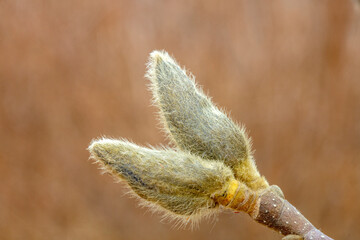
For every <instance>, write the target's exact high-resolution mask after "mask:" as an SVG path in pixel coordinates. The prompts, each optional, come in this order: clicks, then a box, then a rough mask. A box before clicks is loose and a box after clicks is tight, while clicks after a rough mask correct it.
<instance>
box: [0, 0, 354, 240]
mask: <svg viewBox="0 0 360 240" xmlns="http://www.w3.org/2000/svg"><path fill="white" fill-rule="evenodd" d="M356 6H357V7H358V8H357V10H356ZM359 7H360V6H358V5H354V2H351V1H330V0H327V1H326V0H324V1H312V0H302V1H295V0H294V1H292V0H281V1H280V0H276V1H265V0H263V1H258V0H257V1H255V0H251V1H250V0H249V1H220V0H219V1H209V0H203V1H190V0H189V1H175V0H173V1H147V0H142V1H140V0H138V1H121V0H105V1H95V0H87V1H85V0H83V1H81V0H63V1H55V0H46V1H45V0H43V1H41V0H31V1H30V0H2V1H1V0H0V239H61V240H64V239H130V240H131V239H146V240H147V239H149V240H150V239H174V240H175V239H197V240H199V239H226V240H227V239H229V240H230V239H234V240H235V239H236V240H238V239H280V235H278V234H277V233H275V232H273V231H272V230H269V229H267V228H266V227H263V226H260V225H259V224H257V223H255V222H254V221H252V220H251V219H250V217H248V216H247V215H245V214H233V213H224V214H221V215H220V216H219V217H218V218H216V219H213V220H211V221H203V222H202V223H201V224H200V227H199V228H198V229H195V230H193V231H191V230H178V229H174V228H173V227H172V225H171V224H169V223H162V222H161V216H159V215H156V214H155V215H151V214H150V213H146V211H145V210H144V209H141V208H138V207H137V204H136V201H134V199H129V198H128V197H126V196H124V189H123V187H122V186H121V184H116V183H114V181H113V179H112V178H111V177H109V176H101V175H100V172H99V171H98V169H97V166H95V165H92V164H91V161H88V157H89V154H88V152H87V151H86V147H87V146H88V144H89V142H90V141H91V139H92V138H95V137H99V136H102V135H106V136H111V137H125V138H128V139H131V140H133V141H135V142H136V143H138V144H142V145H144V144H147V143H149V144H152V145H159V144H166V142H165V140H164V136H163V135H162V134H161V132H160V131H159V125H158V123H157V121H156V116H155V112H156V109H155V108H154V107H152V106H150V98H151V95H150V93H149V92H148V91H147V88H146V84H147V81H146V80H145V79H144V73H145V63H146V61H147V57H148V54H149V53H150V52H151V51H152V50H154V49H166V50H167V51H169V52H170V53H171V54H172V55H174V56H175V57H176V59H177V60H178V61H179V62H180V64H181V65H185V66H186V67H187V68H188V69H189V70H190V71H192V72H193V73H194V74H195V75H196V76H197V81H198V82H199V83H200V85H202V86H203V87H204V90H205V91H206V92H208V93H209V94H210V95H211V96H212V97H213V100H214V102H216V103H217V104H218V105H219V106H222V107H225V108H226V109H227V110H228V111H230V112H231V115H232V117H233V118H234V119H235V120H236V121H239V122H242V123H244V124H245V125H246V126H247V128H248V130H249V132H250V134H251V136H252V137H253V139H254V147H255V149H256V153H255V157H256V159H257V164H258V167H259V169H260V171H261V173H262V174H264V175H265V176H266V177H267V179H268V180H269V182H270V183H272V184H278V185H280V186H281V188H282V189H283V191H284V193H285V195H286V197H287V198H288V199H289V201H290V202H292V203H293V204H294V205H295V206H297V207H298V209H299V210H301V211H302V213H303V214H304V215H305V216H307V217H308V218H309V219H310V220H311V221H312V222H313V224H315V225H316V226H317V227H320V228H321V229H322V230H323V231H324V232H325V233H327V234H328V235H330V236H332V237H334V238H336V239H359V238H360V228H359V226H360V204H359V201H360V200H359V199H360V163H359V160H360V8H359Z"/></svg>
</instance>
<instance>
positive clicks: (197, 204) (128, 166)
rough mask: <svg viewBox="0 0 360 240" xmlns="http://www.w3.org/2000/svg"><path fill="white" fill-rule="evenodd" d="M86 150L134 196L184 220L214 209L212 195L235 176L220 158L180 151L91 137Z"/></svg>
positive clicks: (216, 205) (215, 204) (219, 191)
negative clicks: (202, 156) (214, 159)
mask: <svg viewBox="0 0 360 240" xmlns="http://www.w3.org/2000/svg"><path fill="white" fill-rule="evenodd" d="M89 151H90V153H91V157H92V158H93V159H95V160H96V161H97V162H98V163H99V164H100V165H101V167H102V168H103V169H105V170H106V171H108V172H110V173H112V174H114V175H116V176H117V177H119V178H120V179H121V180H123V181H125V182H126V183H127V184H128V186H129V187H130V188H131V189H132V191H133V192H134V193H136V195H137V196H140V197H141V198H142V199H145V200H147V202H148V203H153V204H150V205H151V206H155V205H154V204H156V205H157V206H160V208H158V209H163V210H167V213H168V215H170V216H173V217H175V218H178V219H180V220H181V219H182V220H184V222H187V220H197V219H198V218H199V217H203V216H206V215H209V214H212V213H214V212H215V210H216V209H217V207H218V204H217V203H216V202H215V200H214V199H213V197H212V196H214V194H217V193H222V192H224V191H225V190H226V187H227V184H228V183H229V182H230V181H231V180H233V179H234V175H233V173H232V171H231V169H230V168H229V167H227V166H225V165H224V164H223V163H222V162H220V161H206V160H203V159H201V158H200V157H198V156H194V155H192V154H190V153H188V152H183V151H175V150H171V149H154V148H145V147H140V146H138V145H136V144H133V143H131V142H129V141H126V140H112V139H100V140H95V141H93V142H92V144H91V145H90V147H89ZM143 205H147V204H143Z"/></svg>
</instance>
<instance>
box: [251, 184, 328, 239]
mask: <svg viewBox="0 0 360 240" xmlns="http://www.w3.org/2000/svg"><path fill="white" fill-rule="evenodd" d="M249 214H250V216H251V217H252V218H253V219H254V220H255V221H257V222H258V223H261V224H264V225H266V226H268V227H269V228H272V229H274V230H275V231H278V232H279V233H281V234H283V235H285V236H287V235H299V236H302V237H303V238H304V239H305V240H331V239H332V238H330V237H328V236H326V235H325V234H324V233H322V232H321V231H320V230H318V229H317V228H316V227H314V225H312V224H311V223H310V222H309V220H307V219H306V218H305V217H304V216H303V215H302V214H301V213H300V212H299V211H298V210H297V209H296V208H295V207H294V206H293V205H292V204H291V203H289V202H288V201H287V200H286V199H283V198H282V197H280V196H279V195H277V194H276V193H274V192H273V191H265V192H264V194H262V195H260V197H259V198H258V202H257V206H256V207H255V211H253V212H251V213H249Z"/></svg>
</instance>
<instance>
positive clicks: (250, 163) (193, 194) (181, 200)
mask: <svg viewBox="0 0 360 240" xmlns="http://www.w3.org/2000/svg"><path fill="white" fill-rule="evenodd" d="M146 76H147V77H148V78H149V80H150V82H151V84H150V89H151V91H152V93H153V96H154V98H153V102H154V104H155V105H156V106H158V108H159V110H160V111H159V116H160V120H161V122H162V123H163V125H164V130H165V132H166V133H167V134H168V138H169V139H170V142H171V143H172V144H173V145H174V146H175V148H174V149H170V148H162V149H155V148H145V147H140V146H138V145H136V144H133V143H131V142H129V141H127V140H113V139H99V140H94V141H93V142H92V143H91V145H90V147H89V151H90V153H91V157H92V158H93V159H95V160H96V161H97V162H98V163H99V164H100V165H101V166H102V168H103V169H105V170H106V171H108V172H110V173H112V174H113V175H115V176H117V177H118V178H120V179H121V180H124V181H125V182H126V183H127V185H128V186H129V187H130V189H131V190H132V192H133V193H135V195H136V196H139V197H140V198H141V199H144V200H145V202H146V204H144V205H149V206H152V207H153V209H156V210H163V211H164V212H165V213H166V216H170V217H173V218H175V219H178V220H180V222H181V223H184V224H186V223H188V222H190V221H192V222H194V221H196V220H199V219H200V218H202V217H205V216H209V215H212V214H214V213H216V212H217V211H218V210H220V209H224V208H228V209H232V210H234V211H243V212H246V213H248V214H249V215H250V216H251V217H252V218H253V219H254V220H256V221H257V222H259V223H261V224H265V225H267V226H268V227H270V228H272V229H274V230H276V231H278V232H280V233H282V234H283V235H285V236H286V237H285V238H286V239H331V238H329V237H327V236H326V235H324V234H322V233H321V232H320V231H319V230H317V229H316V228H315V227H314V226H313V225H312V224H311V223H310V222H309V221H308V220H307V219H306V218H305V217H304V216H303V215H301V214H300V213H299V212H298V211H297V210H296V208H295V207H293V206H292V205H291V204H290V203H289V202H288V201H286V200H285V199H284V196H283V194H282V191H281V189H280V188H279V187H277V186H275V185H273V186H269V184H268V182H267V181H266V179H265V177H263V176H261V175H260V173H259V171H258V170H257V167H256V164H255V161H254V158H253V156H252V150H251V140H250V138H249V137H248V136H247V135H246V132H245V129H244V127H240V126H238V125H237V124H235V123H234V122H233V121H232V120H231V119H230V118H229V117H228V116H227V115H226V114H225V113H224V112H223V111H221V110H219V109H218V108H217V107H216V106H215V105H214V104H213V103H212V102H211V100H210V99H209V98H208V97H207V96H206V95H205V94H204V93H203V92H202V90H201V89H200V88H199V87H198V86H197V85H196V83H195V81H194V79H193V77H192V76H191V75H190V74H187V73H186V71H185V70H183V69H182V68H180V67H179V65H178V64H177V63H176V61H175V60H174V59H173V58H171V57H170V56H169V55H168V54H167V53H166V52H160V51H154V52H152V53H151V55H150V61H149V64H148V71H147V75H146Z"/></svg>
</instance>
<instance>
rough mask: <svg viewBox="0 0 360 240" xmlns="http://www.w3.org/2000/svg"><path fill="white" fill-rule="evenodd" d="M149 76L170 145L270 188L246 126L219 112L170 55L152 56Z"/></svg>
mask: <svg viewBox="0 0 360 240" xmlns="http://www.w3.org/2000/svg"><path fill="white" fill-rule="evenodd" d="M146 76H147V78H148V79H149V80H150V89H151V91H152V93H153V102H154V104H155V105H156V106H158V108H159V116H160V120H161V122H162V123H163V125H164V129H165V132H166V133H167V134H168V138H169V139H170V141H171V142H173V143H174V144H175V145H176V146H177V147H179V148H180V149H182V150H187V151H190V152H191V153H193V154H194V155H197V156H200V157H202V158H205V159H210V160H220V161H223V162H224V163H225V164H226V165H227V166H229V167H230V168H231V169H232V170H233V171H234V174H235V177H236V178H238V179H239V180H241V181H243V182H245V183H246V184H248V185H249V186H250V187H252V188H253V189H263V188H266V187H268V183H267V182H266V180H265V178H264V177H261V176H260V174H259V172H258V170H257V168H256V164H255V161H254V160H253V157H252V153H251V141H250V138H249V137H248V136H247V135H246V133H245V129H244V127H240V126H238V125H237V124H235V123H234V122H233V121H232V120H231V119H230V118H229V117H228V116H227V115H226V114H225V113H224V112H223V111H221V110H219V109H218V108H217V107H216V106H215V105H214V104H213V103H212V102H211V100H210V98H209V97H207V96H206V95H205V94H204V93H203V91H202V90H201V88H200V87H198V86H197V85H196V83H195V80H194V77H193V76H192V75H191V74H187V73H186V71H185V70H184V69H182V68H181V67H180V66H179V65H178V64H177V63H176V61H175V60H174V59H173V58H171V57H170V56H169V54H168V53H166V52H165V51H154V52H152V53H151V54H150V59H149V63H148V71H147V74H146Z"/></svg>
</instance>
